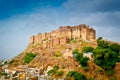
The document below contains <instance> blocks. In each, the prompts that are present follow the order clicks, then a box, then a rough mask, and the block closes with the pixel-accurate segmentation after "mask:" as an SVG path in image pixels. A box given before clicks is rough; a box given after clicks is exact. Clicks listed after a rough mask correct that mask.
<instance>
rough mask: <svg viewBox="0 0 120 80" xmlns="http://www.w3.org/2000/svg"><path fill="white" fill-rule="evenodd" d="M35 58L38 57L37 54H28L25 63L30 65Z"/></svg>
mask: <svg viewBox="0 0 120 80" xmlns="http://www.w3.org/2000/svg"><path fill="white" fill-rule="evenodd" d="M35 56H36V54H33V53H28V54H27V55H26V56H25V58H24V62H25V63H30V62H31V61H32V60H33V59H34V57H35Z"/></svg>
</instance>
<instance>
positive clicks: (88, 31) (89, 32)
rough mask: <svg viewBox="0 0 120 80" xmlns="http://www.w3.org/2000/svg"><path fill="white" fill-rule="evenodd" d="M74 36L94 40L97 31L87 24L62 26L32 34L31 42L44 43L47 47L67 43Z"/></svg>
mask: <svg viewBox="0 0 120 80" xmlns="http://www.w3.org/2000/svg"><path fill="white" fill-rule="evenodd" d="M72 38H76V39H78V40H80V39H82V40H87V41H94V40H95V39H96V31H95V30H94V29H93V28H90V27H89V26H87V25H85V24H82V25H78V26H61V27H60V28H59V29H57V30H53V31H51V32H47V33H39V34H38V35H36V36H32V37H31V38H30V43H31V44H36V43H40V44H44V46H45V47H52V46H55V45H63V44H66V43H68V42H69V40H70V39H72Z"/></svg>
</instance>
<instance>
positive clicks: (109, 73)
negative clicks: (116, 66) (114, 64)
mask: <svg viewBox="0 0 120 80" xmlns="http://www.w3.org/2000/svg"><path fill="white" fill-rule="evenodd" d="M113 74H115V71H114V70H113V69H111V70H107V71H106V75H107V76H112V75H113Z"/></svg>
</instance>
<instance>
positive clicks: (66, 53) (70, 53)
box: [63, 48, 73, 58]
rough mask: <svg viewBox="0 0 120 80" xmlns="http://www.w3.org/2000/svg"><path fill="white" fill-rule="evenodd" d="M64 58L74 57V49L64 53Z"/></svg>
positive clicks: (68, 49)
mask: <svg viewBox="0 0 120 80" xmlns="http://www.w3.org/2000/svg"><path fill="white" fill-rule="evenodd" d="M63 57H64V58H68V57H73V54H72V49H71V48H67V49H66V50H65V51H64V53H63Z"/></svg>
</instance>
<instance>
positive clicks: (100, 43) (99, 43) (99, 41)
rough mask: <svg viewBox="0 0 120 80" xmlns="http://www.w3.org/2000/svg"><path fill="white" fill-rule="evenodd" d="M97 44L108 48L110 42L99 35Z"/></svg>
mask: <svg viewBox="0 0 120 80" xmlns="http://www.w3.org/2000/svg"><path fill="white" fill-rule="evenodd" d="M97 44H98V46H99V47H102V48H108V47H109V45H108V42H107V41H105V40H103V38H102V37H99V38H98V39H97Z"/></svg>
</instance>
